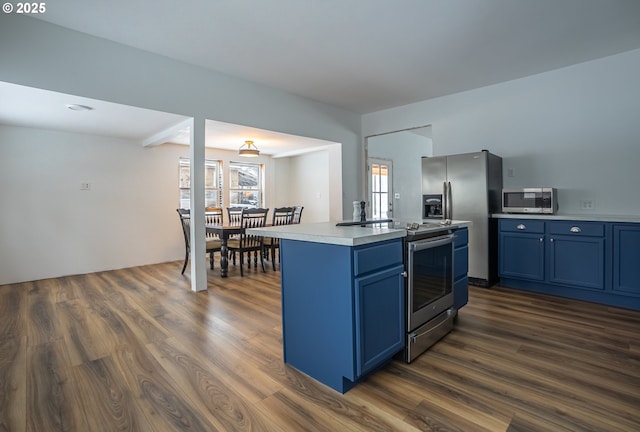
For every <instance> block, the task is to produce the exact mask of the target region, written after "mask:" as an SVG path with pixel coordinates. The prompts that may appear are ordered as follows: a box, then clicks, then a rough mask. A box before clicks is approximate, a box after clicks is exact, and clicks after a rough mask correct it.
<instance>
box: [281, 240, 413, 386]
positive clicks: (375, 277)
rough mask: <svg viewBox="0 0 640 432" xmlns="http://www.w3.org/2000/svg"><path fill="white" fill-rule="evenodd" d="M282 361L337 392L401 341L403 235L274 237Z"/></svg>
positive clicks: (383, 359)
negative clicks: (370, 239)
mask: <svg viewBox="0 0 640 432" xmlns="http://www.w3.org/2000/svg"><path fill="white" fill-rule="evenodd" d="M280 253H281V277H282V330H283V345H284V361H285V363H287V364H289V365H291V366H293V367H295V368H296V369H298V370H300V371H301V372H304V373H305V374H307V375H309V376H310V377H312V378H314V379H316V380H318V381H320V382H322V383H324V384H326V385H327V386H329V387H331V388H333V389H335V390H337V391H339V392H341V393H344V392H346V391H347V390H349V389H350V388H351V387H353V386H354V385H355V384H356V383H357V382H358V381H359V380H361V379H362V378H363V377H364V376H366V375H367V374H368V373H371V372H372V371H374V370H375V369H377V368H379V367H380V366H382V365H384V364H385V363H387V362H388V361H389V360H391V358H392V357H393V356H394V355H395V354H397V353H398V352H399V351H401V350H402V349H403V348H404V326H405V291H404V276H403V272H404V266H403V264H402V239H395V240H389V241H383V242H379V243H372V244H367V245H363V246H355V247H350V246H341V245H334V244H324V243H314V242H305V241H297V240H286V239H281V242H280Z"/></svg>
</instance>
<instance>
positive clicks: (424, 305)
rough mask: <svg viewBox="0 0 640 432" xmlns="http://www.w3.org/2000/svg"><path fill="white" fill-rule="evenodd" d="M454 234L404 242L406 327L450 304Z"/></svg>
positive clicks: (427, 317)
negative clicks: (405, 250)
mask: <svg viewBox="0 0 640 432" xmlns="http://www.w3.org/2000/svg"><path fill="white" fill-rule="evenodd" d="M453 274H454V273H453V234H447V235H444V236H438V237H433V238H429V239H424V240H418V241H411V242H407V331H408V332H411V331H413V330H415V329H416V328H417V327H419V326H421V325H423V324H424V323H426V322H428V321H429V320H431V319H433V318H435V317H436V316H438V315H439V314H441V313H442V312H444V311H446V310H447V309H449V308H451V307H453Z"/></svg>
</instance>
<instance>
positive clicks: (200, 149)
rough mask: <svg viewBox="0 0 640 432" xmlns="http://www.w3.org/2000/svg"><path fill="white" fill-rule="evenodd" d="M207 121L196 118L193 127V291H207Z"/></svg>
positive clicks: (191, 148)
mask: <svg viewBox="0 0 640 432" xmlns="http://www.w3.org/2000/svg"><path fill="white" fill-rule="evenodd" d="M205 125H206V122H205V119H204V118H203V117H194V119H193V124H192V126H191V147H190V157H191V257H190V260H191V291H204V290H206V289H207V267H206V264H207V262H206V260H205V259H204V258H205V253H206V239H205V228H204V223H205V222H204V208H205V195H204V160H205V152H204V147H205V145H204V144H205Z"/></svg>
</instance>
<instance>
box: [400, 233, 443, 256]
mask: <svg viewBox="0 0 640 432" xmlns="http://www.w3.org/2000/svg"><path fill="white" fill-rule="evenodd" d="M453 237H454V234H447V235H444V236H439V237H434V238H431V239H424V240H418V241H414V242H409V248H410V250H411V252H415V251H421V250H425V249H430V248H434V247H438V246H442V245H446V244H448V243H453Z"/></svg>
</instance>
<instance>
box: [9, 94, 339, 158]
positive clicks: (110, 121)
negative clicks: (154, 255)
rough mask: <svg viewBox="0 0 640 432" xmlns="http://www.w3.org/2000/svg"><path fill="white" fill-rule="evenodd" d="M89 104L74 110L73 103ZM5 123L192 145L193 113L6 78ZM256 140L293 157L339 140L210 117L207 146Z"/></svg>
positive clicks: (229, 145)
mask: <svg viewBox="0 0 640 432" xmlns="http://www.w3.org/2000/svg"><path fill="white" fill-rule="evenodd" d="M69 104H75V105H85V106H90V107H91V108H93V109H92V110H90V111H73V110H70V109H68V108H67V105H69ZM0 124H7V125H15V126H23V127H35V128H41V129H52V130H61V131H67V132H74V133H84V134H90V135H100V136H109V137H115V138H122V139H127V140H132V141H136V142H138V143H139V144H140V145H156V144H163V143H165V142H172V143H176V144H189V141H190V130H189V124H190V118H188V117H185V116H181V115H177V114H170V113H165V112H160V111H153V110H148V109H143V108H137V107H131V106H127V105H120V104H115V103H111V102H105V101H100V100H95V99H89V98H85V97H79V96H72V95H68V94H64V93H57V92H52V91H48V90H41V89H36V88H32V87H25V86H20V85H15V84H10V83H6V82H2V81H0ZM246 140H252V141H253V142H254V144H255V146H256V147H258V149H259V150H260V152H261V153H262V154H266V155H271V156H273V157H287V156H294V155H297V154H302V153H306V152H309V151H315V150H319V149H322V148H326V146H327V145H330V144H333V143H331V142H328V141H323V140H319V139H315V138H306V137H301V136H296V135H288V134H283V133H279V132H273V131H268V130H264V129H258V128H253V127H248V126H242V125H235V124H229V123H222V122H217V121H213V120H207V123H206V134H205V143H206V145H207V147H214V148H219V149H225V150H234V151H235V150H237V149H238V148H239V147H240V146H241V145H242V144H243V143H244V141H246Z"/></svg>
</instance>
